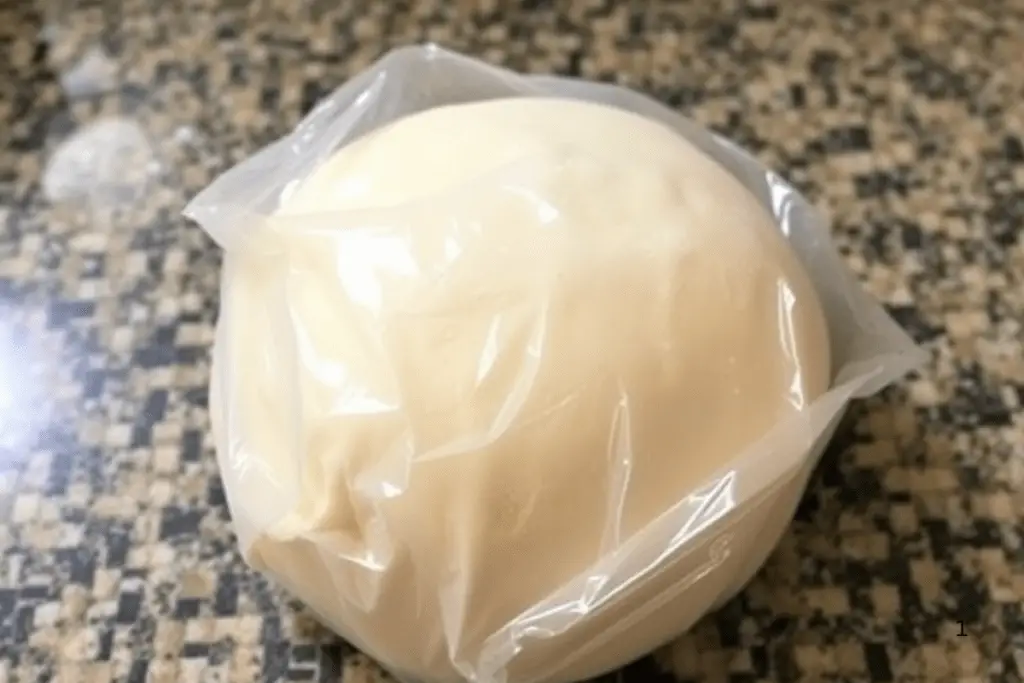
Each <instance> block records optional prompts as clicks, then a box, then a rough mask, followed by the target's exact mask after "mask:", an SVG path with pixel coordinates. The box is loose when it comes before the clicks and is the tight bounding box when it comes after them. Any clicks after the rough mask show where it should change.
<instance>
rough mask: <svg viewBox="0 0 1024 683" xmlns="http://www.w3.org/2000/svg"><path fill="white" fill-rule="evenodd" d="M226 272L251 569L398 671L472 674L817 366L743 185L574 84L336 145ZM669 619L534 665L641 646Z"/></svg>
mask: <svg viewBox="0 0 1024 683" xmlns="http://www.w3.org/2000/svg"><path fill="white" fill-rule="evenodd" d="M223 277H224V280H223V282H224V308H223V310H222V321H221V332H220V333H219V335H220V336H219V338H218V348H217V356H216V359H215V371H216V373H217V374H216V375H215V377H216V379H215V382H214V384H215V386H214V394H215V399H214V404H215V409H214V411H213V414H214V426H215V436H216V441H217V448H218V453H219V457H220V458H221V462H222V465H223V466H224V467H225V468H226V469H227V470H229V471H228V472H227V474H226V475H225V479H226V481H227V482H228V494H229V499H230V501H231V505H232V510H233V512H234V515H235V517H236V521H238V522H239V523H240V524H242V525H247V528H249V529H251V534H250V535H249V540H250V541H252V545H251V547H250V548H249V552H248V557H249V559H250V561H251V562H252V563H253V564H254V565H255V566H256V567H259V568H262V569H265V570H267V571H269V572H270V573H271V574H272V575H273V576H275V577H277V578H278V579H279V580H280V581H281V582H282V583H283V584H284V585H285V586H286V587H287V588H288V589H290V590H291V591H292V592H294V594H295V595H297V596H298V597H299V598H301V599H302V600H304V601H305V602H306V603H308V604H309V605H310V606H311V607H312V608H313V609H314V610H315V611H316V612H317V613H318V614H320V615H321V617H322V618H323V619H324V620H325V622H326V623H327V624H328V625H330V626H332V627H334V628H335V629H337V630H339V631H340V632H341V633H342V635H344V636H346V637H348V638H349V639H350V640H352V642H353V643H355V644H356V645H357V646H359V647H362V648H364V649H365V650H366V651H367V652H368V653H369V654H371V655H372V656H375V657H377V658H379V659H380V660H381V661H382V662H383V663H384V664H385V665H387V666H389V667H391V668H393V670H395V671H396V672H398V673H400V674H403V675H407V676H410V677H414V678H416V679H419V680H427V681H440V682H445V683H446V682H448V681H454V680H458V678H459V674H458V671H457V670H456V667H455V666H453V664H452V660H455V661H456V662H459V663H463V664H465V665H467V666H469V667H476V666H477V665H478V660H479V657H480V648H481V645H482V643H483V642H484V641H485V639H486V638H487V637H488V636H489V635H490V634H492V633H493V632H495V631H496V630H498V629H499V628H500V627H501V626H502V625H503V624H505V623H506V622H509V621H510V620H512V619H514V618H515V617H516V616H517V614H519V613H521V612H522V611H524V610H526V609H528V608H529V607H530V606H531V605H533V604H535V603H537V602H538V601H541V600H543V599H544V598H545V597H546V596H547V595H549V594H550V593H551V592H552V591H553V590H554V589H556V588H557V587H558V586H560V585H561V584H563V583H564V582H566V581H568V580H570V579H571V578H573V577H574V576H577V575H579V574H581V573H583V572H585V571H586V570H587V567H588V566H589V565H591V564H592V563H594V562H595V561H596V560H598V559H599V558H600V557H601V556H602V555H604V554H606V553H608V552H610V551H612V550H614V549H615V548H616V547H618V545H619V544H621V543H622V542H624V541H625V540H626V539H628V538H629V537H630V536H631V535H632V534H633V533H634V532H636V531H637V530H638V529H640V528H642V527H644V526H645V525H646V524H648V523H649V522H650V521H651V520H652V519H654V518H655V517H657V516H658V515H659V514H660V513H662V512H664V511H665V510H667V509H668V508H669V507H670V506H672V505H673V504H675V503H677V502H678V501H680V500H681V499H682V498H684V497H685V496H686V495H687V494H688V493H689V492H690V491H692V490H693V488H694V487H695V486H697V485H699V484H702V483H704V482H705V481H706V480H707V479H708V477H709V476H711V475H712V474H714V473H715V472H717V471H720V470H721V469H722V468H723V467H725V466H727V465H728V464H729V463H730V461H731V460H732V459H733V458H735V457H736V455H737V454H738V453H739V452H740V451H742V450H743V449H744V448H745V447H746V446H749V445H750V444H752V443H754V442H755V441H757V440H758V438H759V437H761V436H762V435H763V434H764V433H765V432H766V431H767V430H768V429H769V428H770V427H771V426H772V425H773V424H775V423H776V422H778V421H779V420H781V419H782V418H784V417H785V416H786V415H788V414H790V413H792V412H793V411H796V410H800V409H801V408H802V407H804V406H806V405H807V404H808V403H809V402H810V401H811V400H813V399H814V398H815V397H817V396H818V395H820V394H821V393H823V392H824V391H825V390H826V389H827V387H828V384H829V381H830V365H829V354H828V348H829V341H828V338H827V331H826V326H825V321H824V317H823V313H822V310H821V308H820V304H819V302H818V300H817V298H816V293H815V291H814V289H813V287H812V285H811V282H810V281H809V279H808V277H807V275H806V274H805V273H804V271H803V270H802V268H801V266H800V264H799V262H798V261H797V259H796V258H795V256H794V255H793V254H792V253H791V251H790V249H789V247H788V245H787V244H786V242H785V240H784V239H783V238H782V236H780V234H779V233H778V230H777V229H776V227H775V226H774V224H773V221H772V219H771V217H770V216H769V215H768V214H767V212H766V211H765V210H764V209H763V208H762V207H761V206H760V205H759V204H758V203H757V201H756V200H755V199H754V197H753V196H751V195H750V194H749V193H748V192H747V191H746V190H745V189H744V188H743V187H742V186H741V185H740V184H739V183H738V182H737V181H736V180H735V179H733V178H732V177H731V176H730V175H729V174H728V173H727V172H725V171H724V170H723V169H722V168H721V167H719V166H718V165H717V164H716V163H715V162H714V161H712V160H711V159H710V158H709V157H707V156H705V155H704V154H703V153H701V152H700V151H699V150H697V149H696V148H695V147H693V146H692V145H691V144H690V143H688V142H687V141H686V140H684V139H683V138H681V137H680V136H678V135H677V134H675V133H674V132H673V131H670V130H669V129H667V128H664V127H662V126H661V125H660V124H657V123H654V122H651V121H649V120H646V119H644V118H641V117H639V116H636V115H633V114H630V113H626V112H623V111H619V110H616V109H612V108H606V107H601V106H597V105H591V104H584V103H580V102H573V101H569V100H560V99H540V98H521V99H506V100H494V101H486V102H479V103H474V104H467V105H459V106H452V107H445V108H438V109H434V110H430V111H427V112H425V113H421V114H418V115H415V116H411V117H408V118H404V119H401V120H399V121H398V122H397V123H394V124H392V125H389V126H387V127H385V128H383V129H380V130H378V131H376V132H374V133H372V134H370V135H368V136H365V137H363V138H361V139H359V140H357V141H356V142H354V143H352V144H350V145H348V146H346V147H344V148H343V149H342V150H341V151H339V152H338V153H336V154H335V155H333V156H332V157H330V158H329V159H327V160H326V161H325V163H323V164H322V165H321V166H320V167H319V168H317V170H316V171H315V172H314V173H313V174H312V175H311V176H310V177H309V178H308V179H307V180H306V181H305V182H304V183H302V184H300V185H299V186H298V187H297V188H293V189H292V191H291V192H290V193H289V194H288V195H287V196H286V197H285V199H284V201H283V203H282V206H281V208H280V210H279V211H278V213H277V214H276V216H274V217H273V218H271V219H269V220H267V221H264V222H261V223H256V224H254V226H253V228H252V231H251V234H250V241H249V243H248V244H247V245H246V247H245V248H244V249H241V250H238V251H236V252H233V253H229V254H228V255H227V256H226V262H225V271H224V276H223ZM224 406H226V407H224ZM232 481H234V482H235V484H234V485H233V486H232V485H231V483H232ZM790 512H791V511H790ZM780 514H782V515H785V514H789V513H787V512H782V513H780ZM267 525H269V528H262V527H265V526H267ZM244 537H245V534H243V538H244ZM699 589H700V588H699V587H698V590H699ZM650 590H653V588H652V589H650ZM650 590H648V591H647V592H646V593H645V592H644V589H643V587H641V588H640V589H639V594H638V595H634V596H632V597H631V598H630V600H633V601H634V602H636V603H642V602H644V601H650V600H651V599H652V598H656V597H657V594H656V593H655V594H650ZM630 606H631V605H630V604H625V603H623V604H618V605H616V606H614V608H613V609H612V610H610V611H609V613H608V615H605V617H603V619H604V621H605V622H607V623H614V621H615V614H616V610H618V611H619V612H620V613H622V614H627V613H629V612H630ZM609 615H610V616H609ZM662 621H663V622H664V625H662V626H658V625H657V624H655V625H653V626H652V625H650V624H648V625H647V626H644V628H642V629H639V630H638V633H640V632H641V631H642V633H640V635H636V636H635V637H633V640H630V638H631V635H630V633H628V632H627V633H625V634H622V635H620V636H618V637H617V638H616V639H615V641H614V643H613V644H612V646H611V647H610V649H608V650H604V651H602V653H596V654H595V655H594V656H593V657H590V658H583V659H582V660H581V661H579V662H578V663H577V664H576V665H575V666H574V667H570V668H569V670H564V669H563V670H562V671H561V672H559V673H558V674H557V675H555V674H553V675H552V676H553V678H555V679H557V680H565V679H571V678H579V677H583V676H591V675H595V674H598V673H601V669H604V668H608V667H611V666H617V665H619V664H622V663H624V662H625V661H628V660H629V659H632V658H635V657H637V656H639V655H641V654H644V651H645V650H647V649H649V648H651V647H654V646H656V645H658V644H660V643H661V642H662V641H664V640H665V639H667V638H670V637H672V636H673V635H675V634H674V633H672V632H671V628H672V626H671V615H669V616H668V617H665V618H663V619H662ZM552 623H554V621H552ZM595 623H596V622H595ZM574 629H575V630H573V629H570V631H569V632H568V633H567V634H566V635H565V636H560V637H558V638H553V639H550V640H549V641H547V642H546V643H545V644H544V647H543V648H538V649H537V650H536V652H537V653H541V652H542V651H543V652H544V653H545V654H543V655H541V654H531V652H532V651H531V650H530V646H529V645H527V648H526V649H525V650H524V651H523V653H522V654H521V656H520V657H519V658H518V659H517V660H516V661H515V662H513V665H512V666H511V667H510V668H509V673H510V677H509V683H516V681H517V676H519V679H522V678H524V677H528V678H532V679H538V678H544V677H545V675H546V674H545V672H546V671H548V670H553V669H554V668H555V667H557V666H558V665H559V664H560V663H561V661H562V660H563V659H565V658H566V657H568V656H569V655H570V654H571V653H572V652H573V651H575V649H576V648H578V647H579V646H580V645H581V643H580V642H579V641H580V638H581V636H580V634H582V633H584V632H585V629H584V628H583V627H582V626H581V627H579V628H576V627H574ZM659 629H660V630H659ZM588 637H589V636H588ZM559 643H563V645H562V646H561V648H562V649H559V648H560V646H559ZM609 652H611V653H614V654H609ZM602 654H603V656H602ZM527 672H529V673H527ZM482 683H488V682H486V681H484V682H482Z"/></svg>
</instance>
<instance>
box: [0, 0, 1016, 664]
mask: <svg viewBox="0 0 1024 683" xmlns="http://www.w3.org/2000/svg"><path fill="white" fill-rule="evenodd" d="M37 5H38V6H39V7H42V6H43V5H45V6H46V10H45V11H42V10H39V9H38V8H37ZM499 5H502V3H499V2H496V1H495V0H491V1H490V2H483V1H481V2H476V3H475V2H469V1H459V2H453V3H441V2H439V1H438V0H427V1H425V2H409V1H406V2H397V1H396V2H368V1H367V2H336V1H335V2H323V1H320V0H312V1H310V2H290V1H287V0H256V1H254V2H238V1H237V0H190V1H189V2H184V1H182V2H163V3H142V2H129V1H125V2H113V1H103V0H100V1H99V2H81V3H75V2H63V3H61V2H58V1H57V0H54V2H52V3H49V4H46V3H31V2H28V1H19V0H7V1H6V2H4V1H3V0H0V681H3V682H5V683H6V682H8V681H10V682H26V683H27V682H29V681H31V682H35V681H49V680H54V681H83V682H93V681H96V682H99V681H110V680H118V681H131V682H132V683H138V682H141V681H152V682H154V683H162V682H165V681H224V682H229V681H230V682H234V681H237V682H239V683H241V682H243V681H244V682H249V681H255V680H265V681H277V680H321V681H335V680H338V675H339V674H340V673H342V672H343V673H344V675H345V678H344V680H345V681H349V682H357V681H358V682H370V681H378V680H381V676H382V674H380V673H379V671H378V670H377V669H376V668H375V666H374V665H373V664H372V663H370V662H369V661H367V659H366V658H365V657H363V656H362V655H359V654H358V653H356V652H355V651H354V650H353V648H351V647H349V646H348V645H346V644H344V643H342V642H341V641H339V640H338V639H336V638H335V637H333V636H331V635H330V634H328V633H327V632H326V631H325V630H323V629H322V628H320V627H319V626H317V625H316V623H315V621H314V620H313V619H312V618H311V617H310V616H309V614H308V613H307V612H306V611H304V610H303V609H302V608H301V607H300V606H298V605H296V604H293V603H292V602H291V601H289V599H288V598H287V596H285V595H284V594H283V593H282V591H281V590H279V589H278V588H277V587H275V586H274V585H273V584H271V583H269V582H268V581H266V580H265V579H263V578H261V577H259V576H257V575H256V574H254V573H253V572H251V571H250V570H248V569H247V568H246V566H245V565H244V563H243V561H242V560H241V558H240V557H239V555H238V553H237V551H236V549H235V545H234V537H233V535H232V531H231V525H230V520H229V515H228V511H227V509H226V504H225V495H224V490H223V488H222V486H221V483H220V480H219V478H218V475H217V471H216V467H215V463H214V457H213V453H212V448H211V439H210V435H209V432H208V416H207V395H206V386H207V379H208V371H209V348H210V343H211V339H212V331H213V323H214V319H215V315H216V307H217V289H218V270H219V259H220V256H219V253H218V251H217V250H216V249H215V248H214V246H213V244H212V242H211V241H210V240H209V239H208V238H207V237H206V236H205V235H204V234H203V233H202V232H201V231H200V230H199V229H198V228H197V227H195V226H194V225H192V224H189V223H188V222H186V221H185V220H184V219H182V218H181V216H180V211H181V208H182V206H183V204H184V202H185V201H186V200H187V199H188V198H189V197H191V196H192V195H194V194H195V193H196V192H197V191H198V190H199V189H200V188H201V187H202V186H204V185H205V184H206V183H208V182H209V181H210V180H211V179H212V178H213V176H214V175H216V174H217V173H219V172H220V171H222V170H224V169H225V168H227V167H228V166H229V165H230V164H232V163H234V162H236V161H238V160H239V159H241V158H243V157H244V156H245V155H247V154H249V153H251V152H252V151H253V150H255V149H257V148H258V147H259V146H261V145H263V144H265V143H267V142H269V141H270V140H272V139H274V138H276V137H277V136H279V135H281V134H282V133H284V132H285V131H286V130H287V129H288V128H289V127H290V126H291V125H293V124H294V123H295V122H296V121H297V120H298V118H299V116H300V115H301V114H302V113H303V112H304V111H306V110H307V109H308V108H309V107H310V106H311V105H312V103H313V102H314V101H315V100H316V99H317V98H318V97H320V96H321V95H323V94H324V93H326V92H327V91H329V90H330V89H332V88H333V87H335V86H336V85H338V84H340V83H341V82H342V81H343V80H345V78H346V77H347V76H349V75H351V74H352V73H354V72H355V71H357V70H359V69H360V68H362V67H365V66H366V65H367V64H369V63H370V62H371V61H372V60H373V59H375V58H376V57H377V56H379V55H380V54H381V53H382V52H383V51H385V50H386V49H387V48H388V47H390V46H396V45H400V44H406V43H410V42H420V41H424V40H433V41H438V42H440V43H441V44H443V45H446V46H448V47H451V48H454V49H456V50H460V51H465V52H468V53H471V54H474V55H478V56H482V57H484V58H486V59H489V60H493V61H495V62H498V63H502V64H506V65H509V66H512V67H514V68H516V69H527V70H533V71H557V72H559V73H575V74H582V75H584V76H587V77H591V78H603V79H617V80H619V81H620V82H622V83H626V84H629V85H632V86H635V87H637V88H640V89H643V90H645V91H647V92H649V93H651V94H653V95H655V96H657V97H658V98H660V99H662V100H663V101H665V102H667V103H669V104H671V105H672V106H674V107H677V108H679V109H680V110H683V111H685V112H687V113H688V114H689V115H691V116H693V117H694V118H696V119H697V120H699V121H701V122H703V123H705V124H707V125H709V126H712V127H714V128H715V129H717V130H719V131H720V132H722V133H724V134H726V135H728V136H729V137H731V138H732V139H734V140H735V141H737V142H739V143H740V144H743V145H745V146H747V147H748V148H750V149H752V150H754V151H755V152H756V153H757V154H758V155H759V156H760V157H761V158H762V159H763V160H765V161H766V162H767V163H769V164H771V165H772V166H774V167H776V168H777V169H778V170H779V171H780V172H782V173H783V174H784V175H786V176H787V177H788V178H789V179H791V180H792V181H793V182H794V183H795V184H797V185H798V186H799V187H800V188H802V189H803V190H805V191H806V192H807V193H808V195H809V196H810V197H811V198H812V199H813V200H814V201H815V203H817V204H818V205H819V206H820V207H821V208H822V209H823V210H824V211H826V212H827V213H828V215H829V216H830V217H831V219H832V221H833V226H834V232H835V235H836V239H837V240H838V242H839V244H840V246H841V248H842V251H843V254H844V256H845V258H846V261H847V263H848V264H849V266H850V267H851V268H852V270H853V271H854V272H855V273H856V275H857V276H858V277H859V279H860V280H861V281H862V282H863V284H864V286H865V287H866V288H867V289H868V290H869V291H870V292H871V293H873V294H874V295H875V296H877V297H878V298H879V299H880V300H881V301H883V302H884V303H885V304H886V306H887V307H888V309H889V310H890V311H891V312H892V313H893V315H894V316H895V317H896V318H897V319H898V320H899V321H900V322H901V323H902V324H903V325H904V326H905V327H906V329H907V330H909V331H910V332H911V333H912V334H913V335H914V337H915V338H916V339H917V340H918V341H919V342H920V343H921V344H922V345H923V346H924V348H926V349H927V350H928V352H929V354H930V362H929V363H928V365H927V366H926V367H925V368H924V369H922V370H921V371H920V372H918V373H916V374H915V375H913V376H911V377H910V378H908V379H907V380H905V381H903V382H901V383H900V384H899V385H898V386H896V387H894V388H892V389H890V390H887V391H886V392H884V393H883V394H882V395H880V396H878V397H875V398H873V399H871V400H868V401H865V402H863V403H861V404H858V405H857V406H856V408H855V409H854V410H853V412H852V414H851V417H850V420H849V424H848V426H847V427H846V428H845V429H844V430H843V431H842V432H841V434H840V435H839V436H838V437H837V439H836V441H835V443H834V446H833V447H832V448H831V449H830V450H829V452H828V453H827V454H826V455H825V457H824V459H823V462H822V464H821V465H820V467H819V468H818V471H817V474H816V475H815V477H814V480H813V482H812V484H811V486H810V489H809V491H808V493H807V495H806V496H805V499H804V501H803V503H802V505H801V507H800V509H799V511H798V513H797V518H796V520H795V521H794V523H793V525H792V530H791V531H790V532H789V533H788V534H787V536H786V537H785V539H784V540H783V542H782V544H781V545H780V547H779V549H778V551H777V552H776V553H775V554H774V555H773V557H772V559H771V560H770V561H769V563H768V565H767V566H766V567H765V569H764V570H763V571H762V572H761V573H760V574H759V576H758V577H757V578H756V579H755V580H754V581H753V583H752V584H751V585H750V586H749V587H748V588H747V589H746V590H745V591H744V592H743V593H742V594H741V595H740V596H739V597H738V598H736V599H734V600H733V601H731V602H730V603H729V604H727V605H726V606H725V607H724V608H723V609H722V610H720V611H719V612H718V613H716V614H714V615H711V616H709V617H708V618H706V619H705V620H703V621H702V622H701V623H700V624H699V625H698V627H696V628H695V629H694V630H693V631H692V632H691V633H689V634H688V635H686V636H683V637H682V638H680V639H679V640H678V641H676V642H675V643H673V644H671V645H669V646H666V647H665V648H664V649H663V650H662V651H661V652H659V653H657V654H656V655H655V656H653V657H649V658H647V659H645V660H643V661H641V662H638V663H636V664H634V665H632V666H630V667H629V668H628V669H626V670H625V671H624V672H622V673H621V676H620V677H621V678H623V679H624V680H627V681H636V682H644V683H647V682H654V681H675V680H680V681H682V680H700V681H729V682H732V683H740V682H743V683H747V682H753V681H780V682H788V681H798V680H799V681H869V680H870V681H889V680H893V681H960V682H966V681H1019V680H1022V679H1024V607H1022V603H1024V536H1022V534H1024V531H1022V530H1024V408H1022V403H1024V331H1022V329H1021V326H1022V324H1024V237H1022V232H1024V229H1022V224H1024V62H1022V56H1024V2H1022V1H1021V0H992V1H990V2H985V1H982V0H930V1H922V2H909V1H908V2H905V3H902V4H901V5H900V6H901V7H904V8H905V9H902V10H899V11H897V10H896V9H887V8H891V7H894V5H895V3H888V2H885V1H884V0H863V1H862V2H859V3H846V2H839V1H838V0H837V1H832V2H827V1H825V0H807V1H804V2H797V1H796V0H794V1H792V2H790V1H785V2H782V1H780V2H776V3H772V2H771V1H770V0H767V1H766V0H761V1H756V2H755V1H754V0H748V1H746V2H741V1H739V0H733V1H729V2H721V3H707V2H703V3H702V2H680V3H669V2H647V3H635V6H636V7H637V8H638V9H637V10H636V11H630V9H629V6H630V3H627V2H620V3H610V2H605V1H604V0H570V1H569V2H564V3H550V2H525V1H524V2H523V3H521V4H520V5H519V7H518V8H517V9H514V10H506V11H502V12H499V11H497V10H496V9H495V8H496V7H498V6H499ZM553 5H557V6H558V8H559V9H557V10H554V9H551V7H552V6H553ZM641 7H643V8H644V9H639V8H641ZM613 678H614V677H613Z"/></svg>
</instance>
